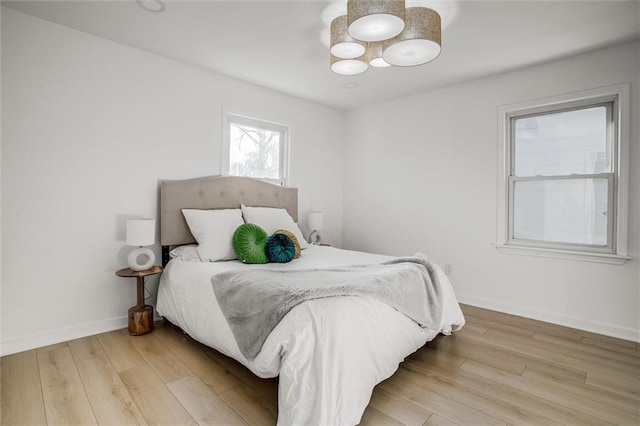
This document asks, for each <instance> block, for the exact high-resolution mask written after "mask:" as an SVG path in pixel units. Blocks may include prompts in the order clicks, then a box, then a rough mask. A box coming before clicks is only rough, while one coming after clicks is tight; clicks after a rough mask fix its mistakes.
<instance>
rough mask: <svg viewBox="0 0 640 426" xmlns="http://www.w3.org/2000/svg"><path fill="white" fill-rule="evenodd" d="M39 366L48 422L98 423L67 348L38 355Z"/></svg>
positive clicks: (62, 423)
mask: <svg viewBox="0 0 640 426" xmlns="http://www.w3.org/2000/svg"><path fill="white" fill-rule="evenodd" d="M38 365H39V367H40V381H41V383H42V395H43V399H44V406H45V412H46V414H47V423H49V424H56V425H57V424H60V425H95V424H97V422H96V418H95V416H94V415H93V410H92V409H91V405H90V404H89V399H88V398H87V394H86V392H85V389H84V386H83V384H82V381H81V380H80V375H79V374H78V370H77V368H76V365H75V363H74V361H73V356H72V355H71V350H70V349H69V346H68V345H64V346H62V347H59V348H58V349H54V350H48V351H44V352H40V353H38Z"/></svg>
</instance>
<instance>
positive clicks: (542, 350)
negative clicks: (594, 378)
mask: <svg viewBox="0 0 640 426" xmlns="http://www.w3.org/2000/svg"><path fill="white" fill-rule="evenodd" d="M482 343H488V344H491V345H495V346H497V347H499V348H502V349H506V350H512V351H514V352H516V353H522V354H524V355H529V356H533V357H537V358H540V359H544V360H547V361H552V362H554V363H557V364H560V365H563V366H566V367H569V368H571V367H574V368H580V369H584V370H586V371H587V373H588V372H589V371H592V370H594V371H602V372H606V373H607V374H611V375H612V376H618V377H628V376H633V377H634V379H640V371H638V369H636V368H634V367H633V366H629V365H626V364H624V363H618V362H617V361H615V360H610V359H608V358H603V357H601V356H597V355H592V354H585V353H577V352H575V351H573V350H572V349H571V348H565V347H563V346H560V345H555V344H552V343H548V342H540V341H537V340H534V339H529V338H524V337H520V336H516V335H513V334H509V333H505V332H504V331H501V330H489V331H487V332H486V333H485V334H483V335H482Z"/></svg>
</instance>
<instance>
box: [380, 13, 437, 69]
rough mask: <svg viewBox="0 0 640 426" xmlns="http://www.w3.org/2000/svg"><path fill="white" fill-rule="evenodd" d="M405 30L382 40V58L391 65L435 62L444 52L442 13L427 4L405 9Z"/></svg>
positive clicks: (407, 65) (404, 65) (405, 65)
mask: <svg viewBox="0 0 640 426" xmlns="http://www.w3.org/2000/svg"><path fill="white" fill-rule="evenodd" d="M405 24H406V27H405V29H404V31H403V32H402V33H401V34H400V35H398V36H396V37H394V38H392V39H390V40H385V41H383V42H382V51H383V54H382V57H383V58H384V60H385V61H386V62H388V63H390V64H391V65H396V66H399V67H412V66H415V65H422V64H426V63H427V62H431V61H433V60H434V59H435V58H437V57H438V55H440V51H441V50H442V49H441V47H440V43H441V42H440V37H441V29H440V15H438V12H436V11H435V10H432V9H429V8H426V7H409V8H407V10H406V11H405Z"/></svg>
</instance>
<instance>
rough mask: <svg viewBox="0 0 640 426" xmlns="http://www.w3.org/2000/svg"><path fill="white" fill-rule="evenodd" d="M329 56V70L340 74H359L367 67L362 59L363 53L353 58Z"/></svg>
mask: <svg viewBox="0 0 640 426" xmlns="http://www.w3.org/2000/svg"><path fill="white" fill-rule="evenodd" d="M330 56H331V71H333V72H335V73H336V74H341V75H356V74H361V73H363V72H365V71H366V70H367V68H369V65H367V63H366V62H365V61H364V55H363V56H360V57H359V58H355V59H340V58H338V57H337V56H334V55H330Z"/></svg>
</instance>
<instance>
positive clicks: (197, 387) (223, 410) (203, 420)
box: [167, 376, 247, 425]
mask: <svg viewBox="0 0 640 426" xmlns="http://www.w3.org/2000/svg"><path fill="white" fill-rule="evenodd" d="M167 387H168V388H169V390H171V393H173V395H174V396H175V397H176V398H177V399H178V401H180V403H181V404H182V405H183V406H184V407H185V408H186V409H187V411H188V412H189V414H191V417H193V418H194V419H195V420H196V421H197V422H198V424H201V425H203V424H204V425H246V424H247V423H246V422H245V421H244V420H242V418H241V417H240V416H239V415H238V414H236V412H235V411H233V410H232V409H231V407H229V406H228V405H227V404H226V403H225V402H224V401H223V400H222V399H220V398H219V397H218V396H216V394H214V393H213V391H212V390H211V389H209V387H208V386H207V385H205V384H204V383H203V382H202V381H201V380H200V379H198V378H197V377H195V376H189V377H185V378H183V379H180V380H176V381H175V382H172V383H169V384H168V385H167Z"/></svg>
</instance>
